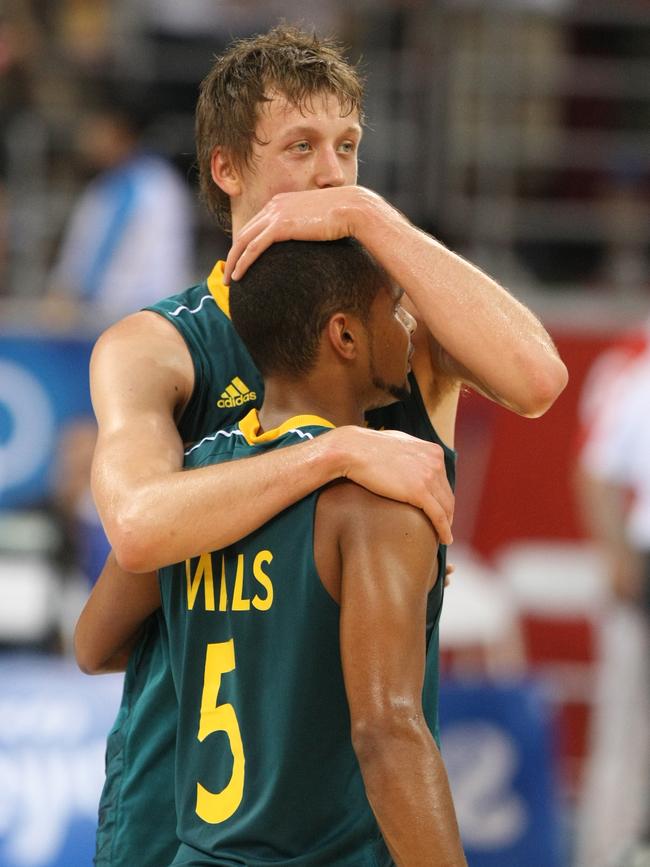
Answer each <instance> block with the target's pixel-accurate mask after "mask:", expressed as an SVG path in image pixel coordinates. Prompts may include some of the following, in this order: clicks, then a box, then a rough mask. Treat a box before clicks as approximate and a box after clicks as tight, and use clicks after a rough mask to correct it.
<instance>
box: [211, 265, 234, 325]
mask: <svg viewBox="0 0 650 867" xmlns="http://www.w3.org/2000/svg"><path fill="white" fill-rule="evenodd" d="M225 267H226V263H225V262H224V261H223V260H221V259H220V260H219V261H218V262H217V264H216V265H215V266H214V268H213V269H212V271H211V273H210V276H209V277H208V289H209V290H210V293H211V295H212V297H213V298H214V300H215V301H216V302H217V306H218V307H219V309H220V310H221V311H222V313H225V314H226V316H227V317H228V319H230V288H229V287H228V286H226V284H225V283H224V282H223V269H224V268H225Z"/></svg>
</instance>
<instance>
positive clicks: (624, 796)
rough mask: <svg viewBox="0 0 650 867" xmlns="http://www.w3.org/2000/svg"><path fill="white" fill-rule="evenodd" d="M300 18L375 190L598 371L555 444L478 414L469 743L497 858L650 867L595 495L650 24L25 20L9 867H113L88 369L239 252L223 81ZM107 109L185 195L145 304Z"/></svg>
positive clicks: (0, 216) (563, 412)
mask: <svg viewBox="0 0 650 867" xmlns="http://www.w3.org/2000/svg"><path fill="white" fill-rule="evenodd" d="M281 19H285V20H287V21H289V22H295V23H298V24H300V25H303V26H306V27H310V28H315V29H316V30H317V31H319V32H323V33H328V34H336V35H338V37H339V38H340V39H341V41H342V42H343V43H344V44H345V45H346V46H348V56H349V57H350V59H352V60H354V61H356V60H358V59H359V58H362V64H363V68H364V70H365V74H366V76H367V101H366V115H367V119H368V126H367V128H366V130H365V134H364V138H363V142H362V147H361V162H360V178H359V180H360V183H362V184H363V185H365V186H367V187H370V188H371V189H375V190H377V191H378V192H379V193H380V194H381V195H382V196H384V197H386V198H387V199H388V201H390V202H391V203H393V204H394V205H395V206H396V207H398V208H399V209H400V210H401V211H403V212H404V213H405V214H406V215H407V216H408V217H409V219H411V220H412V221H413V222H414V223H416V224H417V225H419V226H421V227H422V228H423V229H424V230H426V231H427V232H430V233H431V234H433V235H434V236H436V237H437V238H439V239H440V240H441V241H442V242H444V243H445V244H447V245H448V246H450V247H451V248H452V249H454V250H456V251H457V252H459V253H460V254H461V255H464V256H466V257H467V258H468V259H470V261H472V262H475V263H476V264H477V265H479V267H481V268H483V269H484V270H486V271H487V272H488V273H489V274H490V275H492V276H493V277H494V278H495V279H497V280H498V281H499V282H500V283H502V284H503V285H504V286H506V287H507V288H508V289H509V290H510V291H511V292H512V293H513V294H514V295H515V296H516V297H517V298H519V299H520V300H521V301H523V302H524V303H525V304H526V305H527V306H529V307H530V308H531V309H532V310H533V311H534V312H535V313H536V314H537V315H538V316H539V317H540V318H541V320H542V321H543V323H544V324H545V326H546V327H547V329H548V330H549V332H550V333H551V335H552V337H553V339H554V341H555V342H556V345H557V347H558V349H559V351H560V354H561V356H562V358H563V360H564V361H565V363H566V365H567V367H568V369H569V374H570V382H569V385H568V387H567V389H566V390H565V391H564V393H563V394H562V395H561V397H560V398H559V399H558V401H557V402H556V404H555V405H554V406H553V407H552V409H551V410H550V411H549V412H548V413H547V414H546V415H545V416H544V417H543V418H541V419H538V420H529V419H523V418H521V417H518V416H516V415H514V414H512V413H508V412H506V411H504V410H503V409H500V408H499V407H497V406H496V405H495V404H492V403H490V402H489V401H487V400H485V399H483V398H479V397H477V396H475V395H474V394H470V393H469V392H468V393H467V394H464V395H463V397H462V399H461V405H460V410H459V417H458V426H457V440H456V449H457V452H458V482H457V501H456V518H455V524H454V537H455V542H454V545H453V546H452V548H451V549H450V554H449V558H450V560H451V561H452V562H453V563H454V564H455V567H456V569H455V572H454V574H453V576H452V578H451V583H450V586H449V587H448V589H447V591H446V596H445V607H444V611H443V616H442V626H441V656H442V663H443V683H442V687H441V726H442V744H443V755H444V758H445V762H446V764H447V767H448V769H449V774H450V779H451V784H452V789H453V793H454V798H455V802H456V809H457V813H458V818H459V823H460V827H461V832H462V836H463V841H464V845H465V848H466V851H467V858H468V862H469V864H470V865H471V867H627V865H628V864H629V865H631V864H632V861H627V860H624V859H625V858H626V853H627V852H628V851H629V849H630V847H632V846H633V845H634V844H635V842H636V841H637V840H638V836H639V834H640V833H641V828H642V824H643V815H642V814H643V803H644V798H645V797H646V795H647V781H648V776H649V773H650V772H649V770H648V769H649V768H650V760H649V756H650V735H649V730H650V725H649V722H650V715H649V714H648V685H649V679H648V671H647V660H648V658H649V656H648V647H647V629H646V626H645V623H644V620H643V617H644V615H643V610H642V608H643V606H642V605H641V604H639V602H638V600H636V599H634V598H633V595H630V594H629V593H628V592H627V591H625V589H623V590H622V589H621V583H620V581H617V576H619V577H620V575H621V574H622V571H623V570H622V566H621V562H622V561H621V562H619V561H613V560H612V557H611V556H608V555H607V553H606V552H607V548H606V547H604V546H603V541H602V539H599V538H598V534H597V533H596V532H595V531H594V527H593V524H591V523H590V521H589V518H588V516H587V515H586V514H585V512H586V511H587V512H588V511H589V509H588V504H587V507H585V498H584V496H581V494H580V492H581V491H583V488H582V487H581V484H582V483H581V479H583V476H584V474H585V473H587V474H588V472H589V471H590V470H591V469H593V467H597V466H598V465H599V459H598V458H597V457H596V456H597V455H598V454H599V452H598V449H599V448H602V449H604V452H603V453H608V451H607V450H608V446H609V440H608V437H614V435H615V434H616V435H618V432H617V430H616V428H617V421H616V418H615V419H614V421H613V422H612V421H611V420H610V421H609V422H608V421H607V419H606V418H605V416H606V415H607V408H608V407H609V406H610V405H612V404H613V402H614V401H615V399H617V398H618V397H619V396H620V395H621V394H622V393H623V392H624V391H625V390H626V389H627V388H628V380H627V379H626V372H627V371H628V370H629V369H630V367H631V366H634V365H635V364H636V363H637V362H638V360H639V359H640V358H641V359H643V358H644V357H646V354H647V353H648V352H649V349H648V339H649V337H650V332H649V331H648V321H649V320H648V317H649V316H650V5H649V4H648V3H647V2H646V0H352V2H342V0H318V2H316V0H301V2H297V0H296V2H288V0H287V2H281V0H264V2H262V0H247V2H235V0H222V2H220V0H182V2H173V0H113V2H109V0H54V2H49V3H45V2H40V0H5V2H4V3H2V4H1V5H0V121H1V122H0V685H1V686H0V867H87V865H90V863H91V860H92V853H93V847H94V832H95V827H96V821H97V803H98V798H99V792H100V789H101V785H102V781H103V753H104V746H105V738H106V734H107V732H108V730H109V728H110V726H111V725H112V722H113V719H114V716H115V712H116V710H117V706H118V703H119V697H120V692H121V682H122V681H121V676H119V675H108V676H102V677H96V678H91V677H87V676H84V675H83V674H81V673H80V672H79V671H78V670H77V668H76V665H75V663H74V659H73V656H72V632H73V629H74V624H75V621H76V617H77V615H78V613H79V611H80V609H81V607H82V605H83V603H84V600H85V598H86V596H87V594H88V592H89V590H90V588H91V586H92V584H93V582H94V580H95V579H96V577H97V575H98V572H99V570H100V568H101V564H102V563H103V560H104V557H105V554H106V550H107V543H106V539H105V537H104V534H103V530H102V528H101V525H100V523H99V519H98V517H97V514H96V512H95V510H94V507H93V504H92V499H91V496H90V492H89V468H90V460H91V455H92V449H93V445H94V437H95V427H94V419H93V415H92V409H91V405H90V398H89V392H88V362H89V357H90V352H91V349H92V346H93V343H94V341H95V340H96V338H97V336H98V334H99V333H100V332H101V331H102V330H103V329H104V328H105V327H106V326H107V325H109V324H110V323H111V322H113V321H115V320H116V319H118V318H119V317H121V316H123V315H125V314H127V313H129V312H131V311H134V310H137V309H139V308H140V307H142V306H143V305H145V304H148V303H151V302H152V301H154V300H157V299H158V298H162V297H164V296H165V295H170V294H172V293H174V292H177V291H180V289H181V288H183V287H184V286H186V285H190V284H191V283H194V282H197V281H198V280H201V279H203V277H204V276H205V275H206V274H207V273H209V271H210V269H211V267H212V265H213V262H214V261H215V260H216V259H217V258H218V257H219V256H223V255H224V253H225V252H227V249H228V239H227V238H226V237H225V236H222V235H220V234H219V232H218V230H216V229H215V228H214V227H213V225H212V223H211V221H210V219H209V217H208V216H207V214H206V212H205V211H204V210H203V209H202V207H201V206H200V205H199V202H198V195H197V178H196V173H195V170H194V153H193V151H194V144H193V111H194V104H195V100H196V93H197V83H198V82H199V81H200V80H201V78H202V77H203V75H204V74H205V72H206V70H207V69H208V67H209V65H210V62H211V58H212V56H213V55H214V54H218V53H219V51H220V50H221V49H222V48H223V47H224V46H225V45H226V44H227V43H228V42H229V41H230V39H231V38H232V37H233V36H238V35H247V34H251V33H255V32H260V31H263V30H265V29H267V28H268V27H269V26H271V25H272V24H274V23H275V22H277V21H279V20H281ZM106 105H110V106H113V107H115V106H120V107H124V106H127V108H128V112H129V118H130V120H132V121H133V122H134V123H135V126H136V127H137V136H138V137H139V141H140V143H143V144H144V145H145V147H146V148H147V150H149V151H151V152H155V153H156V154H157V155H158V156H159V158H160V160H159V163H160V171H161V172H163V171H164V172H165V173H166V174H164V176H163V175H162V174H161V178H160V181H159V183H158V185H157V194H158V195H159V197H160V198H159V200H158V202H157V204H156V205H155V207H154V208H153V211H152V214H153V216H152V218H151V220H150V221H149V222H148V224H147V225H143V226H140V227H139V228H138V230H137V231H138V233H141V234H138V235H137V237H134V238H133V240H134V242H135V243H137V245H139V246H140V248H142V249H144V248H145V247H146V245H150V247H151V252H150V253H148V256H149V258H148V261H147V265H146V269H145V270H144V273H141V274H140V275H138V276H137V279H135V280H134V279H132V278H133V274H131V273H130V272H129V273H128V274H127V271H129V269H132V266H133V263H132V262H127V261H126V259H123V258H121V255H120V254H118V251H119V250H120V240H121V236H122V233H123V231H125V225H126V221H127V220H128V214H129V208H130V207H131V205H132V202H131V201H130V199H129V194H128V191H125V190H120V189H118V190H116V191H115V195H116V196H117V197H120V196H121V197H122V198H121V199H120V203H119V207H116V209H115V212H114V218H113V220H112V222H111V223H110V225H104V226H99V227H97V226H95V225H94V224H93V219H94V216H95V215H94V213H93V211H92V207H91V206H88V208H87V209H86V211H85V212H84V213H83V215H82V216H81V217H79V216H78V212H77V219H78V220H79V221H80V225H79V226H77V229H76V234H75V232H74V231H73V228H74V227H73V225H72V224H71V222H70V221H71V218H72V215H73V209H74V208H75V207H76V206H77V205H78V204H79V202H80V197H81V196H82V194H83V192H84V190H85V189H86V188H87V185H88V183H89V182H90V181H91V179H92V178H94V177H96V174H97V172H98V170H99V169H100V168H101V164H102V160H103V159H104V158H105V148H106V147H108V145H107V144H106V139H104V138H102V135H108V141H109V142H110V141H114V136H115V135H117V133H114V132H111V131H110V130H109V131H108V133H106V129H105V128H103V129H100V128H97V127H92V126H91V125H90V123H91V122H90V120H89V118H88V117H87V115H88V114H89V113H90V111H92V110H94V109H95V108H97V107H105V106H106ZM109 122H110V121H107V123H109ZM111 136H113V138H111ZM162 214H172V215H173V219H172V218H170V219H169V220H165V219H162V217H161V215H162ZM159 217H160V219H158V218H159ZM149 236H150V237H149ZM70 238H72V241H70ZM86 241H87V242H88V243H89V244H92V243H94V244H95V248H94V251H93V253H92V255H91V256H90V257H89V258H88V259H87V261H86V262H85V265H84V266H83V267H85V268H86V273H85V279H84V281H82V282H81V284H80V286H79V287H76V288H72V287H71V286H69V285H67V283H66V280H67V276H66V275H68V274H69V273H71V271H70V269H71V268H73V266H74V263H75V262H76V259H77V258H78V257H80V256H81V246H82V245H83V244H84V243H85V242H86ZM104 281H105V282H106V286H107V287H108V288H107V289H106V291H104V289H103V286H104ZM645 384H646V387H647V390H646V392H645V397H638V401H639V402H640V405H645V407H648V406H650V376H646V378H645ZM648 414H649V411H648V409H647V408H646V409H645V416H646V422H645V423H646V425H648V424H650V423H649V422H648ZM608 425H609V426H608ZM647 429H648V430H649V431H650V427H648V428H647ZM612 441H613V440H612ZM630 442H632V439H631V440H630ZM632 447H633V446H632V445H630V446H629V449H631V448H632ZM624 448H627V447H624ZM628 456H629V452H628ZM634 466H635V467H636V468H637V470H636V471H635V472H632V473H629V474H628V476H627V477H625V478H622V480H621V484H620V486H619V487H620V490H617V493H616V495H617V496H618V494H619V493H621V492H622V496H623V498H624V501H625V504H626V505H625V508H626V509H628V508H632V507H633V503H634V502H635V501H636V500H640V498H642V497H643V496H644V495H645V496H646V497H650V469H649V467H650V437H649V438H647V439H646V440H645V450H644V451H642V453H640V454H639V455H638V456H635V458H634ZM644 473H645V475H644ZM610 481H611V480H610ZM643 484H645V494H644V491H643V490H642V486H643ZM612 496H614V493H612ZM628 514H629V513H628ZM608 522H609V523H608V524H607V526H609V527H610V528H615V523H614V522H615V517H613V516H612V517H610V518H609V519H608ZM646 529H647V532H648V534H649V535H648V547H650V527H647V528H646ZM612 532H614V530H612ZM619 535H621V536H623V535H625V533H624V532H623V531H622V530H621V533H620V534H619ZM634 863H637V862H634ZM638 863H639V865H640V864H641V862H638ZM648 863H650V862H649V861H644V862H643V864H648Z"/></svg>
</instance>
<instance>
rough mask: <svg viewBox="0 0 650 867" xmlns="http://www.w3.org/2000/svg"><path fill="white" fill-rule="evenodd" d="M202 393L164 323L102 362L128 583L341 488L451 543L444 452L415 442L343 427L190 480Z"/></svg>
mask: <svg viewBox="0 0 650 867" xmlns="http://www.w3.org/2000/svg"><path fill="white" fill-rule="evenodd" d="M193 387H194V381H193V367H192V362H191V358H190V356H189V352H188V350H187V347H186V346H185V343H184V341H183V339H182V337H181V336H180V335H179V334H178V332H177V331H176V329H175V328H174V327H173V326H172V325H171V324H170V323H168V322H166V321H165V320H164V319H163V318H162V317H160V316H157V315H156V314H155V313H146V312H145V313H137V314H135V315H133V316H131V317H128V318H127V319H125V320H123V321H122V322H120V323H118V324H117V325H115V326H113V327H112V328H110V329H109V330H108V331H107V332H105V333H104V335H103V336H102V337H101V338H100V339H99V341H98V343H97V345H96V347H95V350H94V352H93V357H92V360H91V392H92V399H93V406H94V409H95V415H96V417H97V422H98V425H99V436H98V441H97V447H96V451H95V458H94V461H93V472H92V487H93V494H94V497H95V501H96V503H97V508H98V510H99V513H100V515H101V518H102V522H103V524H104V527H105V529H106V533H107V535H108V538H109V540H110V542H111V544H112V546H113V549H114V551H115V555H116V558H117V560H118V562H119V563H120V565H121V566H122V567H123V568H125V569H126V570H127V571H130V572H149V571H152V570H155V569H157V568H159V567H161V566H164V565H166V564H168V563H176V562H180V561H181V560H184V559H186V558H188V557H192V556H196V555H198V554H200V553H201V552H202V551H210V550H217V549H219V548H222V547H225V546H226V545H229V544H231V543H232V542H234V541H236V540H237V539H240V538H242V536H244V535H247V534H248V533H250V532H252V531H253V530H255V529H256V528H257V527H259V526H261V525H262V524H264V523H265V522H266V521H268V520H269V519H270V518H271V517H273V516H274V515H276V514H278V513H279V512H281V511H282V510H283V509H285V508H287V507H288V506H290V505H291V504H292V503H294V502H296V501H297V500H299V499H301V498H302V497H304V496H306V495H307V494H308V493H310V492H311V491H313V490H315V489H316V488H318V487H320V486H321V485H323V484H326V483H327V482H328V481H331V480H332V479H335V478H338V477H340V476H346V477H349V478H352V479H354V480H355V481H356V482H358V483H359V484H362V485H365V486H367V487H369V488H371V489H372V490H374V491H376V492H377V493H379V494H382V495H384V496H388V497H394V498H396V499H401V500H405V501H407V502H410V503H413V504H414V505H416V506H418V507H419V508H422V509H424V510H425V511H426V513H427V515H428V516H429V518H430V519H431V520H432V521H433V522H434V524H435V526H436V528H437V530H438V532H439V533H440V536H441V538H443V539H444V540H445V541H450V540H451V530H450V527H451V518H452V514H453V495H452V493H451V489H450V488H449V484H448V482H447V478H446V475H445V470H444V459H443V454H442V451H441V449H440V448H439V447H438V446H436V445H434V444H432V443H423V442H421V441H419V440H416V439H414V438H412V437H408V436H406V435H405V434H392V433H377V432H375V431H369V430H365V429H363V428H357V427H351V426H349V427H342V428H339V429H337V430H334V431H331V432H329V433H327V434H324V435H323V436H322V437H317V438H316V439H314V440H311V441H309V442H306V443H302V444H299V445H296V446H292V447H291V448H288V449H281V450H275V451H271V452H269V453H268V454H265V455H261V456H258V457H254V458H249V459H247V460H245V461H239V462H237V463H236V464H232V463H230V464H220V465H215V466H210V467H203V468H200V469H196V470H192V471H190V472H181V469H182V464H183V444H182V442H181V439H180V436H179V434H178V430H177V427H176V421H177V419H178V417H179V415H180V413H181V412H182V410H183V408H184V407H185V405H186V404H187V401H188V400H189V398H190V395H191V392H192V389H193ZM388 468H390V472H387V469H388Z"/></svg>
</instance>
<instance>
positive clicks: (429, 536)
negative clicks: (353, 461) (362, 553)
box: [319, 480, 437, 547]
mask: <svg viewBox="0 0 650 867" xmlns="http://www.w3.org/2000/svg"><path fill="white" fill-rule="evenodd" d="M319 510H322V515H323V517H324V518H327V519H328V520H329V521H331V522H332V525H333V526H334V527H336V528H337V529H338V531H339V536H340V538H341V540H354V539H356V540H360V539H363V538H368V539H375V541H376V540H377V538H381V539H392V540H396V541H397V540H400V541H402V542H408V541H411V540H412V541H418V542H422V543H424V544H426V545H427V546H431V547H435V546H436V545H437V537H436V533H435V530H434V528H433V525H432V524H431V522H430V521H429V519H428V518H427V516H426V515H425V513H424V512H423V511H422V510H421V509H418V508H416V507H415V506H411V505H410V504H409V503H401V502H398V501H397V500H390V499H388V498H386V497H381V496H378V495H377V494H373V493H372V492H371V491H368V490H366V488H363V487H361V486H360V485H357V484H355V483H354V482H350V481H348V480H342V481H341V482H338V483H335V484H333V485H329V486H328V487H327V488H325V490H323V492H322V493H321V495H320V497H319Z"/></svg>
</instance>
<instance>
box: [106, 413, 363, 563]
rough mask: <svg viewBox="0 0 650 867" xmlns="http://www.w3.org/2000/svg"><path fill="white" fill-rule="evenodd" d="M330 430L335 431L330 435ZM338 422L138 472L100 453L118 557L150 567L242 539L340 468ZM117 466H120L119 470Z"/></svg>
mask: <svg viewBox="0 0 650 867" xmlns="http://www.w3.org/2000/svg"><path fill="white" fill-rule="evenodd" d="M334 434H336V436H335V435H334ZM344 436H345V434H344V429H340V430H339V431H333V432H332V433H331V434H324V435H323V436H321V437H317V438H316V439H314V440H310V441H308V442H305V443H301V444H299V445H296V446H292V447H291V448H286V449H277V450H273V451H270V452H268V453H266V454H263V455H259V456H256V457H253V458H247V459H246V460H241V461H234V462H229V463H223V464H215V465H212V466H209V467H202V468H199V469H194V470H189V471H187V472H183V471H182V470H180V469H178V470H176V471H172V470H171V469H169V468H168V467H165V466H164V465H163V464H162V463H161V464H159V465H157V466H158V469H157V471H154V472H152V471H151V467H147V468H144V469H143V471H142V472H140V473H138V471H137V469H135V468H133V467H129V468H128V470H125V468H124V467H123V466H122V465H120V464H119V461H116V460H112V459H111V455H110V454H108V455H107V456H106V461H105V466H106V467H107V470H111V471H110V472H108V471H106V472H104V471H103V470H102V468H101V466H97V467H95V468H94V472H93V491H94V494H95V499H96V502H97V506H98V509H99V512H100V515H101V517H102V520H103V522H104V526H105V529H106V532H107V535H108V538H109V540H110V542H111V545H112V546H113V550H114V551H115V555H116V557H117V560H118V562H119V563H120V565H121V566H122V568H123V569H125V570H127V571H128V572H149V571H151V570H155V569H158V568H160V567H162V566H165V565H168V564H170V563H177V562H180V561H182V560H185V559H187V558H190V557H194V556H197V555H198V554H201V553H202V552H204V551H214V550H218V549H220V548H223V547H225V546H227V545H230V544H232V543H233V542H236V541H237V540H238V539H242V538H243V537H244V536H246V535H248V534H249V533H251V532H253V530H256V529H257V528H258V527H260V526H262V524H264V523H266V522H267V521H268V520H270V519H271V518H272V517H273V516H275V515H277V514H278V513H279V512H281V511H282V510H283V509H286V508H288V507H289V506H290V505H292V504H293V503H295V502H297V501H298V500H299V499H301V498H302V497H305V496H307V494H309V493H311V492H312V491H314V490H316V489H317V488H319V487H321V486H322V485H324V484H326V483H327V482H329V481H331V480H332V479H335V478H337V477H338V476H340V475H344V474H345V472H346V454H345V449H344V448H343V445H342V441H343V439H344ZM120 470H121V472H120Z"/></svg>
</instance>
